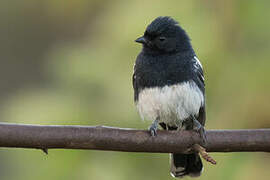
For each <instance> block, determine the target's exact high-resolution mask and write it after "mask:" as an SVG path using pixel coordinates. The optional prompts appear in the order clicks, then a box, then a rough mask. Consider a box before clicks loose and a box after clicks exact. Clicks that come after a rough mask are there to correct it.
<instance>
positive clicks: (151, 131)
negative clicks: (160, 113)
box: [149, 119, 158, 137]
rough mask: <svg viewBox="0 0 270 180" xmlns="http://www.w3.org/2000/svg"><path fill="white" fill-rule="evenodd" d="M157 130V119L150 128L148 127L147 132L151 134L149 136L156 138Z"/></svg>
mask: <svg viewBox="0 0 270 180" xmlns="http://www.w3.org/2000/svg"><path fill="white" fill-rule="evenodd" d="M157 129H158V119H156V120H155V121H154V122H153V123H152V124H151V126H150V127H149V131H150V133H151V136H153V137H154V136H157Z"/></svg>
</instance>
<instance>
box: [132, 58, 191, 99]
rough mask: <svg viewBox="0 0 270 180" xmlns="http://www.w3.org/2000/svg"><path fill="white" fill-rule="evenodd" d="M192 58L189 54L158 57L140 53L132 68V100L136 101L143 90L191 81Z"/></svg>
mask: <svg viewBox="0 0 270 180" xmlns="http://www.w3.org/2000/svg"><path fill="white" fill-rule="evenodd" d="M193 57H194V55H193V54H191V53H187V54H183V53H182V54H172V55H160V56H151V55H147V54H144V53H140V54H139V55H138V57H137V60H136V63H135V66H134V74H133V87H134V100H135V101H137V100H138V94H139V92H140V91H141V90H143V89H144V88H151V87H164V86H166V85H173V84H178V83H181V82H184V81H188V80H190V79H192V77H193V66H192V61H191V59H192V58H193Z"/></svg>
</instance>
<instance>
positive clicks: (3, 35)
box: [0, 0, 270, 180]
mask: <svg viewBox="0 0 270 180" xmlns="http://www.w3.org/2000/svg"><path fill="white" fill-rule="evenodd" d="M269 7H270V1H267V0H261V1H252V0H245V1H244V0H238V1H234V0H226V1H214V0H203V1H202V0H201V1H195V0H182V1H180V0H171V1H161V0H149V1H141V0H133V1H123V0H115V1H109V0H103V1H98V0H92V1H91V0H89V1H87V0H76V1H75V0H73V1H64V0H46V1H36V0H13V1H5V0H4V1H1V2H0V119H1V121H4V122H13V123H31V124H65V125H74V124H76V125H107V126H117V127H129V128H139V129H146V128H147V127H148V126H149V123H150V122H143V121H141V120H140V117H139V115H138V113H137V112H136V109H135V106H134V103H133V89H132V83H131V76H132V72H133V64H134V61H135V58H136V55H137V54H138V52H139V51H140V49H141V46H140V45H139V44H136V43H134V40H135V39H136V38H137V37H139V36H140V35H142V34H143V32H144V29H145V27H146V26H147V24H149V23H150V22H151V21H152V20H153V19H154V18H156V17H157V16H164V15H169V16H172V17H173V18H175V19H176V20H178V21H179V22H180V24H181V25H182V27H183V28H184V29H185V30H186V31H187V32H188V34H189V35H190V37H191V39H192V44H193V47H194V49H195V51H196V53H197V55H198V57H199V59H200V60H201V62H202V64H203V66H204V70H205V79H206V92H207V122H206V128H207V129H240V128H241V129H244V128H267V127H270V121H269V119H270V112H269V108H270V105H269V100H270V93H269V92H270V78H269V75H270V72H269V67H270V59H269V58H270V51H269V50H270V20H269V19H270V12H269ZM212 156H213V157H214V158H215V159H216V160H217V161H218V164H217V165H216V166H213V165H210V164H209V163H206V162H204V165H205V168H204V172H203V174H202V176H201V177H200V179H202V180H204V179H205V180H206V179H218V180H223V179H224V180H227V179H232V180H241V179H243V180H251V179H252V180H253V179H268V177H269V176H270V171H269V168H270V156H269V154H267V153H212ZM0 160H1V161H0V178H1V179H3V180H6V179H8V180H10V179H11V180H13V179H14V180H15V179H22V180H32V179H33V180H34V179H40V180H43V179H44V180H45V179H46V180H47V179H57V180H73V179H81V180H88V179H101V180H103V179H104V180H105V179H106V180H107V179H108V180H126V179H129V180H138V179H148V180H150V179H155V180H158V179H163V180H165V179H172V178H171V177H170V175H169V160H168V154H147V153H123V152H105V151H83V150H49V155H48V156H47V155H45V154H44V153H42V151H40V150H28V149H1V150H0Z"/></svg>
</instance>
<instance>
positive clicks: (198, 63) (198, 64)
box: [194, 56, 203, 69]
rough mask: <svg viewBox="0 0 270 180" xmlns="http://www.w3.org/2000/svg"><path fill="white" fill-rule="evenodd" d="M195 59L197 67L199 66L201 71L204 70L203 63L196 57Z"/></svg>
mask: <svg viewBox="0 0 270 180" xmlns="http://www.w3.org/2000/svg"><path fill="white" fill-rule="evenodd" d="M194 59H195V60H196V64H195V66H199V67H200V68H201V69H203V67H202V64H201V62H200V60H199V59H198V58H197V57H196V56H194Z"/></svg>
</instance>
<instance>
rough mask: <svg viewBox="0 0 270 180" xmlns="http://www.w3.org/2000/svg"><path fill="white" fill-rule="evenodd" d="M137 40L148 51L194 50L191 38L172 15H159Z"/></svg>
mask: <svg viewBox="0 0 270 180" xmlns="http://www.w3.org/2000/svg"><path fill="white" fill-rule="evenodd" d="M136 42H138V43H142V44H143V49H144V50H145V51H148V52H158V53H171V52H181V51H187V50H192V47H191V44H190V39H189V37H188V35H187V34H186V32H185V31H184V30H183V29H182V28H181V27H180V26H179V24H178V22H177V21H175V20H174V19H172V18H171V17H168V16H164V17H158V18H156V19H155V20H154V21H152V23H151V24H149V25H148V26H147V28H146V30H145V32H144V35H143V36H142V37H140V38H138V39H136Z"/></svg>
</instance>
